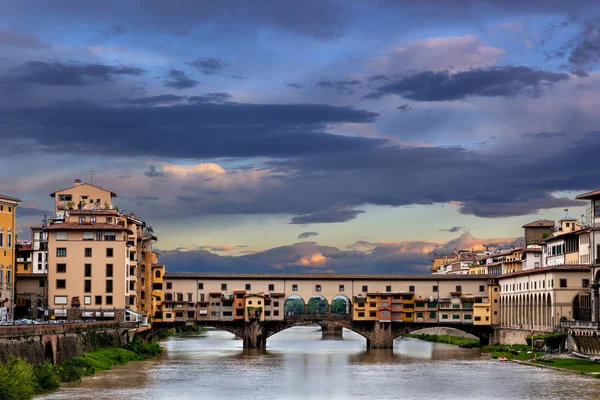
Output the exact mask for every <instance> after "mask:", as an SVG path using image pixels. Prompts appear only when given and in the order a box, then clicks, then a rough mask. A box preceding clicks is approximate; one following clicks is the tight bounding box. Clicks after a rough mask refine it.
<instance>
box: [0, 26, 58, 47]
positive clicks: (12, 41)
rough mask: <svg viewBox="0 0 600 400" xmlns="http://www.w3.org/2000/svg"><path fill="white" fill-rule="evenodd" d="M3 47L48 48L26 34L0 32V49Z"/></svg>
mask: <svg viewBox="0 0 600 400" xmlns="http://www.w3.org/2000/svg"><path fill="white" fill-rule="evenodd" d="M3 46H6V47H8V46H10V47H19V48H30V49H42V48H44V47H48V45H47V44H45V43H42V41H40V40H39V39H38V38H37V37H35V36H31V35H28V34H26V33H20V32H11V31H7V30H0V47H3Z"/></svg>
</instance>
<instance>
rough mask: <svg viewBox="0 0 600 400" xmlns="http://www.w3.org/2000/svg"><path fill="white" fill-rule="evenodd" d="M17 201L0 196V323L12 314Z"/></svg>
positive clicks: (18, 202)
mask: <svg viewBox="0 0 600 400" xmlns="http://www.w3.org/2000/svg"><path fill="white" fill-rule="evenodd" d="M20 203H21V201H20V200H19V199H15V198H13V197H8V196H4V195H0V321H9V320H11V319H12V318H13V313H14V305H15V304H14V290H15V287H14V281H15V271H16V249H15V246H16V242H17V206H18V205H19V204H20Z"/></svg>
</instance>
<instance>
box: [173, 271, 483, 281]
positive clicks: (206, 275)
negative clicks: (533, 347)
mask: <svg viewBox="0 0 600 400" xmlns="http://www.w3.org/2000/svg"><path fill="white" fill-rule="evenodd" d="M164 277H165V279H176V278H193V279H288V280H303V279H322V280H335V279H340V280H342V279H343V280H348V279H356V280H361V281H366V280H372V281H385V280H407V281H410V280H429V281H459V280H483V279H487V278H488V277H491V276H488V275H483V274H482V275H477V274H474V275H441V274H439V275H437V274H436V275H429V274H422V275H383V274H382V275H373V274H365V275H362V274H354V275H347V274H339V275H337V274H227V273H215V272H170V271H168V272H165V276H164Z"/></svg>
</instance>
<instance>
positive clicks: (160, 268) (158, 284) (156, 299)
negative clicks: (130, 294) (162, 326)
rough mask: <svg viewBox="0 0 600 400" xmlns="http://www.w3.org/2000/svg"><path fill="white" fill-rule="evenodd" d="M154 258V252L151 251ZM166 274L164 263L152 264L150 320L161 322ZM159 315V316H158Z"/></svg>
mask: <svg viewBox="0 0 600 400" xmlns="http://www.w3.org/2000/svg"><path fill="white" fill-rule="evenodd" d="M150 255H151V258H152V253H150ZM164 275H165V265H164V264H152V285H151V289H152V297H151V299H152V300H151V306H152V308H151V310H150V317H151V319H150V321H151V322H161V319H162V314H161V313H160V310H161V308H162V302H163V293H164V292H163V276H164ZM156 317H158V318H156Z"/></svg>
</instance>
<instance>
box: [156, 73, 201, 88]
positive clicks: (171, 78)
mask: <svg viewBox="0 0 600 400" xmlns="http://www.w3.org/2000/svg"><path fill="white" fill-rule="evenodd" d="M199 84H200V82H198V81H197V80H195V79H193V78H191V77H190V76H188V75H187V74H186V73H185V72H183V71H180V70H178V69H170V70H169V73H168V74H167V75H166V77H165V79H164V80H163V86H165V87H170V88H173V89H178V90H181V89H189V88H193V87H196V86H198V85H199Z"/></svg>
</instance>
